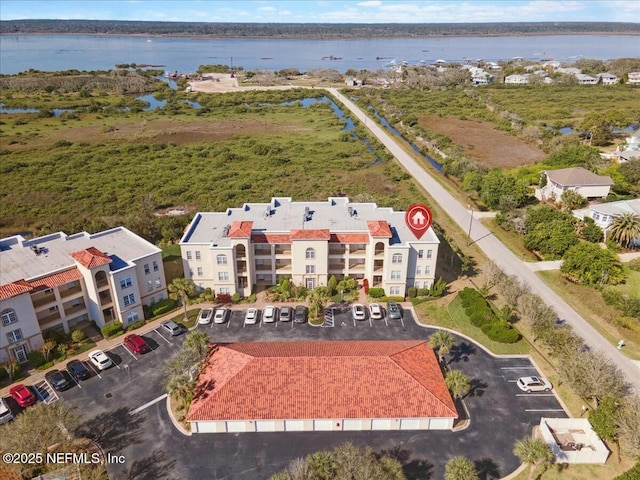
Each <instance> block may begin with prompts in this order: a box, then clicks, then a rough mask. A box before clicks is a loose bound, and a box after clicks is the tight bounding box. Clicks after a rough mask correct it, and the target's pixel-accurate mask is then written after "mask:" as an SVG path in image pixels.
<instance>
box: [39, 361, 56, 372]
mask: <svg viewBox="0 0 640 480" xmlns="http://www.w3.org/2000/svg"><path fill="white" fill-rule="evenodd" d="M53 365H54V363H53V362H46V363H43V364H42V365H40V366H39V367H38V370H47V369H49V368H51V367H53Z"/></svg>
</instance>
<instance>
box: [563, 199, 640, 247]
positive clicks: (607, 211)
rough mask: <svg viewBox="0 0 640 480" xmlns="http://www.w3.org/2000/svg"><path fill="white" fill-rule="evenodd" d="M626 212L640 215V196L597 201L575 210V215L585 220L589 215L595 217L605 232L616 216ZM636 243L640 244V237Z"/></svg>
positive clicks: (597, 223)
mask: <svg viewBox="0 0 640 480" xmlns="http://www.w3.org/2000/svg"><path fill="white" fill-rule="evenodd" d="M624 213H633V214H634V215H638V216H640V198H634V199H632V200H620V201H619V202H608V203H597V204H593V205H589V206H588V207H586V208H581V209H579V210H574V211H573V215H574V216H575V217H576V218H579V219H580V220H584V219H585V218H587V217H589V218H591V219H593V221H594V222H595V224H596V225H598V226H599V227H600V228H601V229H602V231H603V232H605V234H606V232H607V229H608V228H609V225H611V222H612V221H613V219H614V217H615V216H616V215H622V214H624ZM634 243H637V244H638V245H640V238H638V239H636V241H635V242H634Z"/></svg>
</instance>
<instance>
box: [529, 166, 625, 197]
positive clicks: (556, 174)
mask: <svg viewBox="0 0 640 480" xmlns="http://www.w3.org/2000/svg"><path fill="white" fill-rule="evenodd" d="M542 176H543V183H544V186H543V187H541V188H537V189H536V191H535V196H536V198H537V199H538V200H541V201H543V200H551V201H560V198H561V197H562V194H563V193H564V192H566V191H568V190H573V191H574V192H576V193H578V194H580V195H581V196H583V197H584V198H586V199H588V200H590V199H594V198H605V197H606V196H607V195H609V188H610V187H611V185H613V180H611V177H609V176H602V175H596V174H595V173H592V172H590V171H589V170H587V169H585V168H582V167H573V168H562V169H559V170H544V171H543V172H542Z"/></svg>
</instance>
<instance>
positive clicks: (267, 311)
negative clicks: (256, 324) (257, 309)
mask: <svg viewBox="0 0 640 480" xmlns="http://www.w3.org/2000/svg"><path fill="white" fill-rule="evenodd" d="M262 321H263V322H265V323H271V322H275V321H276V307H274V306H272V305H268V306H266V307H265V308H264V311H263V312H262Z"/></svg>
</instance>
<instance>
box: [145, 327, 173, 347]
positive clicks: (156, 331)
mask: <svg viewBox="0 0 640 480" xmlns="http://www.w3.org/2000/svg"><path fill="white" fill-rule="evenodd" d="M151 332H155V333H156V334H158V336H159V337H160V338H162V339H163V340H164V341H165V342H167V343H168V344H169V345H171V342H170V341H169V340H167V339H166V338H164V335H162V334H161V333H160V331H159V330H158V329H157V328H154V329H153V330H150V331H149V333H151Z"/></svg>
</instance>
